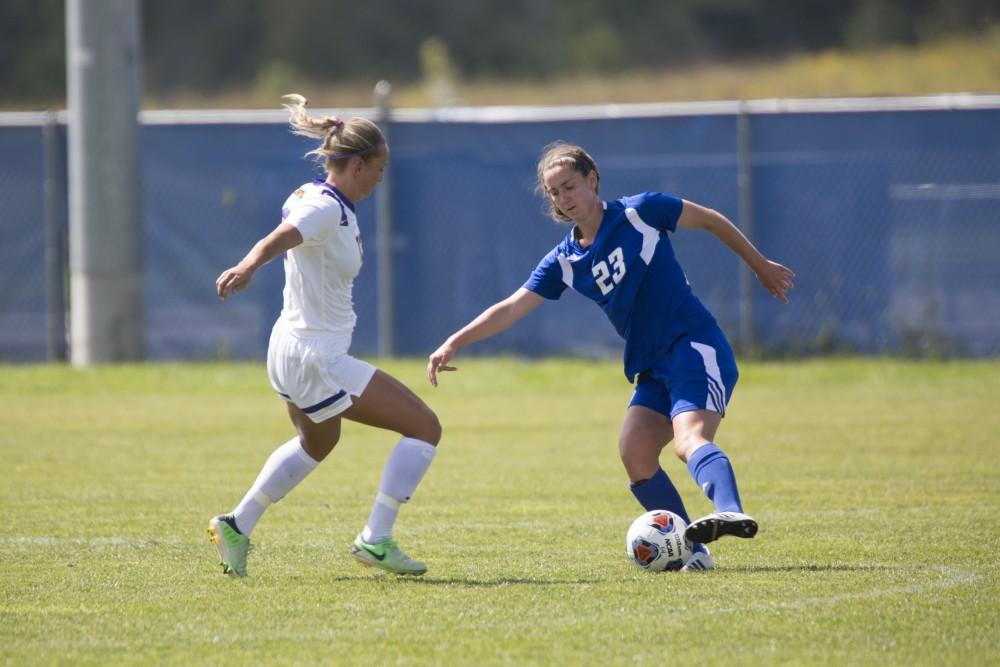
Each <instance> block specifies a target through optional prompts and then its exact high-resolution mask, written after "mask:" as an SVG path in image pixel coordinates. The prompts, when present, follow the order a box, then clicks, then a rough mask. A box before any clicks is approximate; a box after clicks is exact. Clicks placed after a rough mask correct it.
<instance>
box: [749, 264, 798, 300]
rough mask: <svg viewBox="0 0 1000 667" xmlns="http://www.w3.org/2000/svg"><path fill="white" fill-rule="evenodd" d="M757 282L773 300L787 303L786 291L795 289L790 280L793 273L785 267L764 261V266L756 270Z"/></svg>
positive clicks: (793, 275)
mask: <svg viewBox="0 0 1000 667" xmlns="http://www.w3.org/2000/svg"><path fill="white" fill-rule="evenodd" d="M756 273H757V280H759V281H760V284H761V285H763V286H764V289H766V290H767V291H768V292H770V293H771V296H773V297H774V298H775V299H778V300H780V301H781V302H782V303H788V290H790V289H792V288H793V287H795V283H793V282H792V278H794V277H795V272H794V271H792V270H791V269H790V268H788V267H787V266H784V265H782V264H778V263H777V262H772V261H771V260H765V263H764V266H762V267H760V268H758V269H757V270H756Z"/></svg>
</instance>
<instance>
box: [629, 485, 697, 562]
mask: <svg viewBox="0 0 1000 667" xmlns="http://www.w3.org/2000/svg"><path fill="white" fill-rule="evenodd" d="M629 489H631V491H632V495H634V496H635V499H636V500H638V501H639V504H640V505H642V506H643V508H644V509H645V510H646V511H647V512H649V511H650V510H669V511H671V512H673V513H674V514H676V515H677V516H679V517H680V518H682V519H684V523H691V518H690V517H689V516H688V513H687V510H686V509H685V508H684V501H683V500H682V499H681V494H679V493H677V488H676V487H674V483H673V482H671V481H670V478H669V477H667V473H665V472H663V468H660V469H658V470H657V471H656V474H654V475H653V476H652V477H650V478H649V479H647V480H643V481H641V482H639V483H638V484H631V485H629ZM692 549H693V550H694V551H700V552H706V553H707V551H708V550H707V549H705V546H704V545H703V544H701V543H700V542H694V543H693V544H692Z"/></svg>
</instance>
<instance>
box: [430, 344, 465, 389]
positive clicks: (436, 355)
mask: <svg viewBox="0 0 1000 667" xmlns="http://www.w3.org/2000/svg"><path fill="white" fill-rule="evenodd" d="M455 352H456V350H455V348H453V347H452V346H451V345H449V344H448V343H445V344H444V345H442V346H441V347H439V348H438V349H436V350H435V351H434V352H433V354H431V356H429V357H428V358H427V379H428V380H430V381H431V384H432V385H434V386H435V387H436V386H438V380H437V374H438V371H455V370H458V369H457V368H455V367H454V366H449V365H448V362H449V361H451V358H452V357H454V356H455Z"/></svg>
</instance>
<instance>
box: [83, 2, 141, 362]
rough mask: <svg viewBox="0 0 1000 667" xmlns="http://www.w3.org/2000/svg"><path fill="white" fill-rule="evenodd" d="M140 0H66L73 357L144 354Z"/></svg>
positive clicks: (88, 359) (104, 359)
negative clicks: (140, 171)
mask: <svg viewBox="0 0 1000 667" xmlns="http://www.w3.org/2000/svg"><path fill="white" fill-rule="evenodd" d="M139 11H140V9H139V0H67V2H66V46H67V48H66V71H67V80H68V95H67V97H68V99H69V218H70V219H69V257H70V261H69V264H70V360H71V361H72V363H73V365H74V366H89V365H91V364H94V363H104V362H116V361H134V360H139V359H142V357H143V347H144V345H143V341H144V333H143V332H144V327H143V319H144V314H143V271H142V219H141V216H140V210H139V148H138V144H139V127H138V119H137V115H138V112H139V96H140V93H139V89H140V84H139V79H140V76H139V74H140V70H141V62H142V52H141V45H140V41H139Z"/></svg>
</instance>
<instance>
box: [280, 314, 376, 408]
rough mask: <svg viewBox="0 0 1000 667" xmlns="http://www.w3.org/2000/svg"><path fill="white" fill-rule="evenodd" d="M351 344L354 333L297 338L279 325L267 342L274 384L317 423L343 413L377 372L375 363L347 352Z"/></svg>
mask: <svg viewBox="0 0 1000 667" xmlns="http://www.w3.org/2000/svg"><path fill="white" fill-rule="evenodd" d="M350 344H351V337H350V336H339V337H332V338H297V337H295V336H292V335H291V334H289V333H287V332H286V331H285V330H284V329H283V328H282V327H281V326H280V325H276V326H275V327H274V329H272V330H271V341H270V343H269V344H268V346H267V377H268V379H269V380H270V381H271V386H272V387H274V390H275V391H276V392H278V395H279V396H281V397H282V398H283V399H285V400H286V401H288V402H289V403H292V404H293V405H295V406H296V407H298V408H299V409H300V410H302V412H304V413H306V414H307V415H309V418H310V419H311V420H313V421H314V422H316V423H319V422H321V421H326V420H327V419H329V418H331V417H335V416H337V415H339V414H340V413H341V412H343V411H344V410H346V409H347V408H349V407H351V403H352V400H351V397H352V396H360V395H361V394H362V392H364V390H365V387H367V386H368V383H369V382H370V381H371V379H372V376H373V375H375V367H374V366H372V365H371V364H369V363H368V362H367V361H361V360H360V359H355V358H354V357H352V356H351V355H349V354H347V348H348V346H350Z"/></svg>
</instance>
